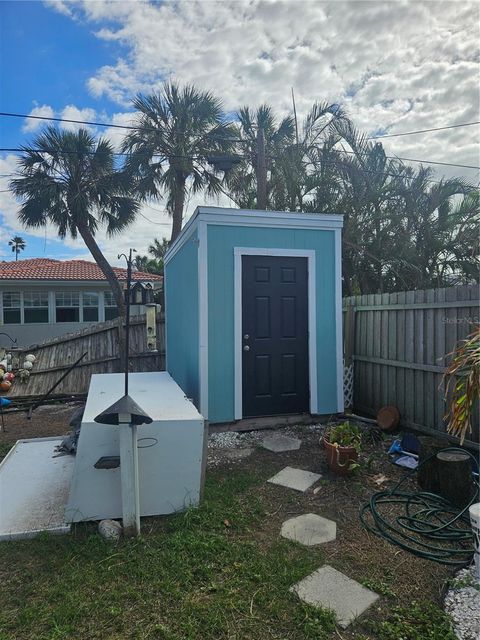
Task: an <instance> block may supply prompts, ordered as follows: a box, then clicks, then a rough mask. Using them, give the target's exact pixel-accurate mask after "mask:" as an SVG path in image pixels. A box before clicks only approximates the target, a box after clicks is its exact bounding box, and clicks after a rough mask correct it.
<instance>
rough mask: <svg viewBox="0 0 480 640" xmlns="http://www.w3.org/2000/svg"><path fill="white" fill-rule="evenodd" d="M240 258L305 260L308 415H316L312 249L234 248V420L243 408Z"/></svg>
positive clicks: (313, 267)
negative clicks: (306, 276) (306, 283)
mask: <svg viewBox="0 0 480 640" xmlns="http://www.w3.org/2000/svg"><path fill="white" fill-rule="evenodd" d="M242 256H276V257H289V258H307V271H308V373H309V375H308V377H309V390H310V413H312V414H316V413H318V404H317V399H318V398H317V397H318V389H317V322H316V316H317V308H316V302H317V301H316V288H315V251H314V250H313V249H260V248H257V247H234V275H233V280H234V307H233V315H234V354H235V356H234V366H235V373H234V377H235V420H241V419H242V418H243V407H242Z"/></svg>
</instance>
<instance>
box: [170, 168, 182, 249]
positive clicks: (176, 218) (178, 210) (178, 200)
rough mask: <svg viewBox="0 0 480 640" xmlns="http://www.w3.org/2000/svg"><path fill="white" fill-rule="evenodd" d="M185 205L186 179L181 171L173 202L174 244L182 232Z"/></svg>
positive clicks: (176, 183) (176, 181) (178, 174)
mask: <svg viewBox="0 0 480 640" xmlns="http://www.w3.org/2000/svg"><path fill="white" fill-rule="evenodd" d="M184 205H185V178H184V176H183V174H182V173H181V172H180V171H177V172H176V174H175V197H174V202H173V225H172V236H171V238H170V243H172V242H173V241H174V240H175V239H176V238H177V237H178V235H179V234H180V231H181V230H182V220H183V207H184Z"/></svg>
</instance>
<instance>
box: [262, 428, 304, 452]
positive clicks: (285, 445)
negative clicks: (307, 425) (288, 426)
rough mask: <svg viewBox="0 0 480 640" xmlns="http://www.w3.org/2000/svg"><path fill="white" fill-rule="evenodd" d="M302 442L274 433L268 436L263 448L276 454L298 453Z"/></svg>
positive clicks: (264, 440) (263, 442)
mask: <svg viewBox="0 0 480 640" xmlns="http://www.w3.org/2000/svg"><path fill="white" fill-rule="evenodd" d="M301 444H302V441H301V440H299V439H298V438H291V437H290V436H285V435H283V434H281V433H272V434H271V435H269V436H266V437H265V438H264V439H263V441H262V447H263V448H264V449H268V450H269V451H273V452H274V453H281V452H283V451H296V450H297V449H300V445H301Z"/></svg>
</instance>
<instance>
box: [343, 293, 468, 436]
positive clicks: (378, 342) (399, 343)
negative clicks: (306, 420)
mask: <svg viewBox="0 0 480 640" xmlns="http://www.w3.org/2000/svg"><path fill="white" fill-rule="evenodd" d="M343 310H344V336H345V337H344V353H345V361H346V364H347V365H348V364H351V363H352V362H353V365H354V388H353V403H354V404H353V407H354V409H355V410H357V411H362V412H364V413H367V414H372V415H374V414H376V412H377V411H378V409H379V408H380V407H382V406H384V405H390V404H393V405H396V406H397V407H398V409H399V411H400V414H401V416H402V423H403V424H404V425H405V426H410V427H412V428H415V429H420V430H422V431H424V432H425V433H432V432H436V433H438V432H445V430H446V425H445V413H446V402H445V398H444V394H445V389H444V383H443V373H444V370H445V366H446V365H447V363H448V360H449V354H451V353H452V351H453V350H454V348H455V346H456V344H457V343H458V342H459V341H460V340H462V339H464V338H466V337H467V335H468V334H469V333H470V332H471V331H472V329H473V325H474V324H475V323H478V322H479V288H478V287H477V286H473V285H468V286H460V287H449V288H446V289H428V290H425V291H405V292H399V293H386V294H373V295H363V296H354V297H350V298H345V299H344V307H343ZM478 431H479V428H478V416H476V417H475V418H474V430H473V433H472V435H471V436H470V443H478V442H479V433H478Z"/></svg>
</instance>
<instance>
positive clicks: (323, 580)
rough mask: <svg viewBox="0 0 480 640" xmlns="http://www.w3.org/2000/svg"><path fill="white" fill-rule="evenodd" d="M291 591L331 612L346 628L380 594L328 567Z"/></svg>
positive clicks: (316, 572) (314, 573) (308, 602)
mask: <svg viewBox="0 0 480 640" xmlns="http://www.w3.org/2000/svg"><path fill="white" fill-rule="evenodd" d="M290 591H293V592H294V593H296V594H297V595H298V597H299V598H300V600H303V602H306V603H307V604H311V605H313V606H317V607H323V608H324V609H331V610H332V611H333V612H334V613H335V615H336V617H337V622H338V624H339V625H340V626H341V627H342V628H343V629H345V628H346V627H348V625H349V624H350V623H351V622H352V621H353V620H354V619H355V618H357V617H358V616H360V615H362V613H364V612H365V611H366V610H367V609H368V607H370V606H371V605H372V604H373V603H374V602H375V601H376V600H377V599H378V598H379V595H378V594H377V593H374V592H373V591H370V589H367V588H366V587H363V586H362V585H361V584H359V583H358V582H356V581H355V580H352V579H351V578H348V577H347V576H346V575H344V574H343V573H340V571H337V570H336V569H334V568H333V567H330V566H328V565H324V566H323V567H320V569H317V570H316V571H314V572H313V573H311V574H310V575H309V576H307V577H306V578H304V579H303V580H301V581H300V582H297V584H295V585H294V586H293V587H291V588H290Z"/></svg>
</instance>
